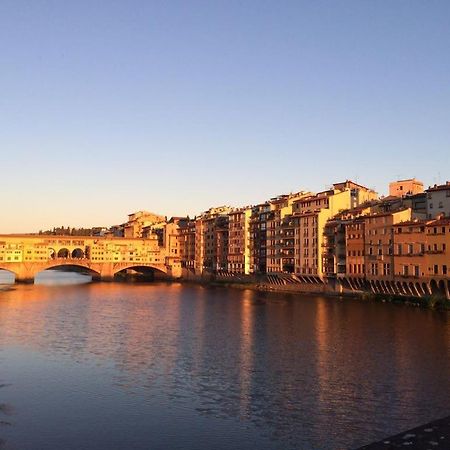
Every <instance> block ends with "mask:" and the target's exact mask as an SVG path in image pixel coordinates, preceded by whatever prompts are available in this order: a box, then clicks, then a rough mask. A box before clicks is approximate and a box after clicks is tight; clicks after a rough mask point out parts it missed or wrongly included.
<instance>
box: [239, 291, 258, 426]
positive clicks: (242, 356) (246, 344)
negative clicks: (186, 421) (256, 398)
mask: <svg viewBox="0 0 450 450" xmlns="http://www.w3.org/2000/svg"><path fill="white" fill-rule="evenodd" d="M242 295H243V298H242V300H241V302H240V306H241V311H240V313H241V314H240V319H241V330H240V338H241V346H240V351H239V381H240V390H241V393H240V402H241V405H240V409H241V411H240V415H241V417H245V416H248V415H250V413H251V401H252V392H251V389H252V381H253V375H254V374H253V368H254V358H255V349H254V339H255V330H254V327H255V313H256V311H255V308H254V306H253V304H252V299H253V297H254V292H253V291H251V290H249V289H247V290H245V291H243V292H242Z"/></svg>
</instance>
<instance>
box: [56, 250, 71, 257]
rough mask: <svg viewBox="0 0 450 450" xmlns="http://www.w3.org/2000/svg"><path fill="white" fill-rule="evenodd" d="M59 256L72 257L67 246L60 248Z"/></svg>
mask: <svg viewBox="0 0 450 450" xmlns="http://www.w3.org/2000/svg"><path fill="white" fill-rule="evenodd" d="M57 257H58V258H69V257H70V251H69V250H68V249H67V248H65V247H63V248H60V249H59V250H58V253H57Z"/></svg>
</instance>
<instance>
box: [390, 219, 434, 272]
mask: <svg viewBox="0 0 450 450" xmlns="http://www.w3.org/2000/svg"><path fill="white" fill-rule="evenodd" d="M425 225H426V222H424V221H406V222H401V223H397V224H396V225H395V227H394V275H395V277H414V278H419V277H424V276H427V274H428V267H427V263H426V258H425V251H426V234H425Z"/></svg>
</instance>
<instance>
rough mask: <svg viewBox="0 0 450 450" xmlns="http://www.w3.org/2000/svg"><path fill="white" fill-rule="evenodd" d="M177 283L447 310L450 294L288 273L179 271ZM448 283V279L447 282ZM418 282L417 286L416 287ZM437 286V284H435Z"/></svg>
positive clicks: (428, 286)
mask: <svg viewBox="0 0 450 450" xmlns="http://www.w3.org/2000/svg"><path fill="white" fill-rule="evenodd" d="M179 281H181V282H187V283H196V284H203V285H210V286H211V285H215V286H226V287H235V288H241V289H254V290H259V291H266V292H290V293H299V294H302V293H303V294H321V295H327V296H333V297H336V296H340V297H356V298H360V299H364V300H375V301H383V302H391V303H404V304H412V305H415V306H421V307H426V308H430V307H431V308H442V309H449V310H450V293H449V290H448V286H447V289H445V286H441V287H442V289H436V288H435V287H434V286H433V284H432V283H431V282H430V281H427V282H425V281H424V282H421V283H418V282H417V285H416V284H414V285H413V284H412V282H411V285H409V284H408V281H403V284H402V283H400V282H398V283H396V282H392V283H389V284H388V283H386V282H383V283H381V282H379V283H374V282H368V281H366V280H364V281H362V280H361V281H359V282H358V283H355V282H354V283H348V282H346V281H345V280H338V279H319V278H318V277H302V278H299V277H297V276H295V275H291V274H252V275H243V274H229V273H220V272H219V273H211V272H204V273H203V274H201V275H198V274H195V273H194V272H193V271H190V270H183V273H182V277H181V278H180V279H179ZM449 283H450V281H449ZM419 285H420V286H419ZM436 286H439V285H436Z"/></svg>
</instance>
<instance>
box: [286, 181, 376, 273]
mask: <svg viewBox="0 0 450 450" xmlns="http://www.w3.org/2000/svg"><path fill="white" fill-rule="evenodd" d="M376 198H377V193H376V192H375V191H373V190H372V189H369V188H367V187H365V186H361V185H359V184H357V183H354V182H352V181H348V180H347V181H345V182H343V183H336V184H334V185H333V188H332V189H329V190H327V191H323V192H319V193H318V194H316V195H311V196H308V197H306V198H302V199H300V200H298V201H296V202H294V204H293V208H292V210H293V215H294V217H295V220H296V222H297V223H296V235H295V243H296V245H295V273H297V274H301V275H310V276H313V277H314V276H315V277H319V278H322V277H323V276H324V275H325V270H324V249H325V247H326V242H325V240H324V231H325V226H326V224H327V221H328V220H330V219H331V218H333V217H334V216H335V215H337V214H338V213H340V212H342V211H344V210H347V209H351V208H355V207H356V206H359V205H360V204H363V203H366V202H368V201H371V200H374V199H376Z"/></svg>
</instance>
